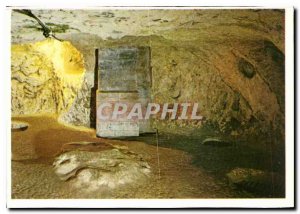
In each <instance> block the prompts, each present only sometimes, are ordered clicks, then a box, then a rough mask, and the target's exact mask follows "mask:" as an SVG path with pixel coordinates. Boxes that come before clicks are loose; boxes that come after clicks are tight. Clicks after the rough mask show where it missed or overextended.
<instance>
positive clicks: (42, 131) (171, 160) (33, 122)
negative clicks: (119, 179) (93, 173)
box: [12, 116, 241, 198]
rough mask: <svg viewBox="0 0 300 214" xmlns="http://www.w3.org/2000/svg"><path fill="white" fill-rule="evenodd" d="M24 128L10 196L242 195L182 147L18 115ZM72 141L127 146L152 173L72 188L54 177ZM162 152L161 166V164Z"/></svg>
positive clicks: (17, 140) (15, 151)
mask: <svg viewBox="0 0 300 214" xmlns="http://www.w3.org/2000/svg"><path fill="white" fill-rule="evenodd" d="M13 120H19V121H25V122H27V123H29V127H28V129H27V130H26V131H22V132H12V198H231V197H241V196H240V195H238V193H236V192H235V191H233V190H232V189H231V188H230V187H228V186H227V185H226V184H224V183H222V182H219V181H218V180H216V179H215V178H213V177H212V176H210V175H209V174H208V173H206V172H205V171H204V170H203V169H201V168H198V167H195V166H193V165H192V164H191V157H190V156H189V155H188V154H187V153H185V152H182V151H179V150H174V149H168V148H161V147H158V148H157V147H156V146H151V145H148V144H146V143H143V142H138V141H121V140H109V139H101V138H96V137H94V136H95V131H94V130H92V129H74V128H71V127H66V126H63V125H61V124H59V123H57V122H56V119H55V117H50V116H44V117H20V118H13ZM74 141H93V142H99V143H103V149H109V148H110V147H111V145H113V146H127V147H128V149H129V150H131V151H133V152H135V153H138V154H140V155H141V156H142V157H143V158H144V159H145V160H146V161H147V162H148V163H149V165H150V166H151V170H152V175H151V177H150V178H149V180H148V181H147V182H145V183H141V184H132V185H127V186H123V187H120V188H117V189H114V190H111V189H110V190H109V189H107V190H101V191H93V192H85V191H80V190H78V189H74V188H73V187H72V185H71V182H70V181H61V180H59V179H58V177H57V176H56V175H55V173H54V171H53V168H52V163H53V159H54V157H55V156H56V155H57V154H59V153H60V152H61V148H62V146H63V144H65V143H67V142H74ZM158 155H159V164H158Z"/></svg>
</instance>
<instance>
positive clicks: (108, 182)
mask: <svg viewBox="0 0 300 214" xmlns="http://www.w3.org/2000/svg"><path fill="white" fill-rule="evenodd" d="M53 165H54V170H55V174H56V175H57V176H58V177H59V178H60V179H61V180H64V181H66V180H68V179H70V178H73V179H72V182H73V184H74V186H75V187H77V188H86V189H87V190H97V189H99V188H103V187H108V188H116V187H118V186H121V185H123V184H131V183H135V182H139V181H142V180H144V179H146V178H147V177H148V176H149V175H150V166H149V165H148V164H147V162H145V161H144V160H143V159H142V158H141V157H139V156H138V155H137V154H135V153H132V152H130V151H128V150H119V149H117V148H114V149H109V150H104V151H80V150H74V151H69V152H66V153H63V154H61V155H59V156H58V157H57V158H56V160H55V162H54V163H53Z"/></svg>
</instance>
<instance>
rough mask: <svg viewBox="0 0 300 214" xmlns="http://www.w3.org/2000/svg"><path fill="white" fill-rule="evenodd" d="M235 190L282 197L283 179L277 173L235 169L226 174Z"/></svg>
mask: <svg viewBox="0 0 300 214" xmlns="http://www.w3.org/2000/svg"><path fill="white" fill-rule="evenodd" d="M226 176H227V178H228V181H229V183H230V184H231V185H232V186H233V187H236V188H240V189H243V190H246V191H249V192H255V193H260V194H262V196H273V197H274V196H275V197H283V195H281V194H282V193H283V192H284V186H285V183H284V178H283V176H281V175H280V174H278V173H274V172H267V171H263V170H258V169H251V168H235V169H233V170H231V171H230V172H229V173H227V174H226Z"/></svg>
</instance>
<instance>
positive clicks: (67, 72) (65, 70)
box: [31, 38, 85, 88]
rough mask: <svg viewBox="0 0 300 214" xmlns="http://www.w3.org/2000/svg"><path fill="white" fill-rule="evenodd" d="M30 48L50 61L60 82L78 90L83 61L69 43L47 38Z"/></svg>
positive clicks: (80, 55)
mask: <svg viewBox="0 0 300 214" xmlns="http://www.w3.org/2000/svg"><path fill="white" fill-rule="evenodd" d="M31 46H32V48H33V49H34V50H36V51H38V52H41V53H43V54H45V56H46V57H47V58H48V59H49V60H51V61H52V63H53V67H54V72H55V73H56V74H57V76H58V77H59V78H60V79H61V80H62V81H64V82H65V83H67V84H71V85H72V86H78V88H79V87H80V86H81V84H80V83H81V82H82V81H81V80H82V77H83V74H84V71H85V68H84V61H83V57H82V54H81V53H80V52H79V51H78V50H77V49H76V48H75V47H74V46H73V45H72V44H71V43H70V42H68V41H63V42H60V41H58V40H56V39H50V38H49V39H46V40H44V41H41V42H37V43H34V44H32V45H31ZM78 84H79V85H78Z"/></svg>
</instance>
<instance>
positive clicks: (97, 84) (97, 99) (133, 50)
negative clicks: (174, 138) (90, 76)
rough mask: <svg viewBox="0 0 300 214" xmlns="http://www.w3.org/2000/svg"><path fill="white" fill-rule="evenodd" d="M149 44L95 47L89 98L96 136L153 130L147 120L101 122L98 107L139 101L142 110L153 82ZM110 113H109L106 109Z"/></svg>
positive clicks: (123, 134)
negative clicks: (92, 78)
mask: <svg viewBox="0 0 300 214" xmlns="http://www.w3.org/2000/svg"><path fill="white" fill-rule="evenodd" d="M150 54H151V52H150V47H126V46H123V47H114V48H101V49H96V50H95V62H96V63H95V75H94V87H93V89H92V96H91V97H92V100H91V106H93V107H94V108H92V110H91V125H92V127H95V128H96V130H97V136H99V137H122V136H138V135H139V134H140V133H147V132H152V130H151V126H150V121H149V120H139V121H138V120H135V121H133V120H127V119H126V118H118V119H117V120H115V121H103V120H101V118H99V116H97V108H99V106H100V105H101V104H102V103H104V102H108V103H116V102H126V103H128V104H129V105H131V104H132V105H134V103H137V102H138V103H141V105H142V108H143V109H145V108H146V106H147V104H148V103H149V102H150V90H151V85H152V77H151V65H150V58H151V57H150ZM106 113H107V114H109V113H110V112H106Z"/></svg>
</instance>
